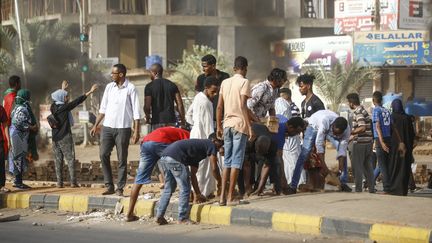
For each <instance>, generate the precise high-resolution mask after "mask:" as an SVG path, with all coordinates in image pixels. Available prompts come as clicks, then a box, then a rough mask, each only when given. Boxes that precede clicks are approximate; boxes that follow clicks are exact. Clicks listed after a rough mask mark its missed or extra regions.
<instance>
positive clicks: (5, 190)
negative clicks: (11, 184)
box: [0, 187, 11, 193]
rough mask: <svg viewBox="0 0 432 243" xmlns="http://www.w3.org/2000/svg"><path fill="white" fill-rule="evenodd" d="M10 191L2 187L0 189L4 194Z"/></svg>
mask: <svg viewBox="0 0 432 243" xmlns="http://www.w3.org/2000/svg"><path fill="white" fill-rule="evenodd" d="M10 191H11V190H9V189H7V188H6V187H2V188H1V189H0V192H4V193H6V192H10Z"/></svg>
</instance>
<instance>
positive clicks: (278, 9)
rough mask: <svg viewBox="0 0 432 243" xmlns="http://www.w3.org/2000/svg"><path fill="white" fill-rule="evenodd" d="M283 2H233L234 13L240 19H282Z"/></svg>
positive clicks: (245, 0)
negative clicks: (251, 17) (249, 17)
mask: <svg viewBox="0 0 432 243" xmlns="http://www.w3.org/2000/svg"><path fill="white" fill-rule="evenodd" d="M284 6H285V5H284V1H283V0H266V1H262V0H242V1H235V12H236V15H237V16H240V17H248V16H254V17H284V11H285V8H284Z"/></svg>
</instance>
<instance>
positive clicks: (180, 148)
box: [156, 134, 223, 225]
mask: <svg viewBox="0 0 432 243" xmlns="http://www.w3.org/2000/svg"><path fill="white" fill-rule="evenodd" d="M222 146H223V142H222V141H221V140H219V139H217V138H216V136H215V134H211V135H210V136H209V139H189V140H180V141H177V142H174V143H172V144H171V145H169V146H168V147H167V148H166V149H165V150H164V151H163V152H162V158H161V160H160V161H159V164H160V166H161V167H162V168H163V171H164V176H165V186H164V191H163V193H162V196H161V198H160V200H159V207H158V209H157V215H156V222H157V223H158V224H160V225H162V224H167V223H168V222H167V221H166V220H165V218H164V215H165V211H166V209H167V207H168V204H169V201H170V198H171V195H172V193H173V192H174V191H175V189H176V186H177V184H179V186H180V192H179V202H178V207H179V208H178V210H179V217H178V218H179V222H180V223H187V222H188V221H189V220H188V215H187V211H188V208H189V194H190V192H191V185H190V181H192V186H193V189H194V198H195V199H200V200H203V199H204V198H205V197H204V196H203V195H201V191H200V189H199V187H198V181H197V178H196V172H197V170H198V164H199V162H200V161H202V160H203V159H205V158H207V157H209V159H210V163H211V166H212V170H213V176H214V177H215V179H216V181H217V187H218V191H219V190H220V188H221V181H222V179H221V176H220V173H219V168H218V166H217V152H218V151H219V150H220V149H221V148H222ZM189 167H190V168H191V173H190V172H189ZM189 176H190V180H189Z"/></svg>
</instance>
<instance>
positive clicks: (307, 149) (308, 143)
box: [290, 126, 318, 188]
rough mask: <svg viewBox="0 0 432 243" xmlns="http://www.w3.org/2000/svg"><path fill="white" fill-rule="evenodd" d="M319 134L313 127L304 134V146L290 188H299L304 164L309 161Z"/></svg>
mask: <svg viewBox="0 0 432 243" xmlns="http://www.w3.org/2000/svg"><path fill="white" fill-rule="evenodd" d="M317 133H318V131H316V130H315V129H313V128H312V127H311V126H308V127H307V128H306V131H305V132H304V139H303V145H302V148H301V152H300V155H299V157H298V159H297V162H296V165H295V168H294V173H293V176H292V179H291V184H290V186H291V187H292V188H297V186H298V183H299V180H300V176H301V172H302V169H303V166H304V163H305V161H306V160H307V159H308V157H309V155H310V153H311V152H312V150H313V147H314V146H315V140H316V136H317Z"/></svg>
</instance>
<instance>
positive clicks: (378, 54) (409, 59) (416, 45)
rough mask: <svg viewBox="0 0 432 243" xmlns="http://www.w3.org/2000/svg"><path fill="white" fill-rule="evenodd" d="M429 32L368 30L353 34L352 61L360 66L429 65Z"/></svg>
mask: <svg viewBox="0 0 432 243" xmlns="http://www.w3.org/2000/svg"><path fill="white" fill-rule="evenodd" d="M430 53H431V47H430V40H429V32H428V31H415V30H412V31H371V32H355V33H354V58H355V59H358V60H359V62H360V65H363V66H379V67H382V66H417V65H430V64H432V57H431V54H430Z"/></svg>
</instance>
